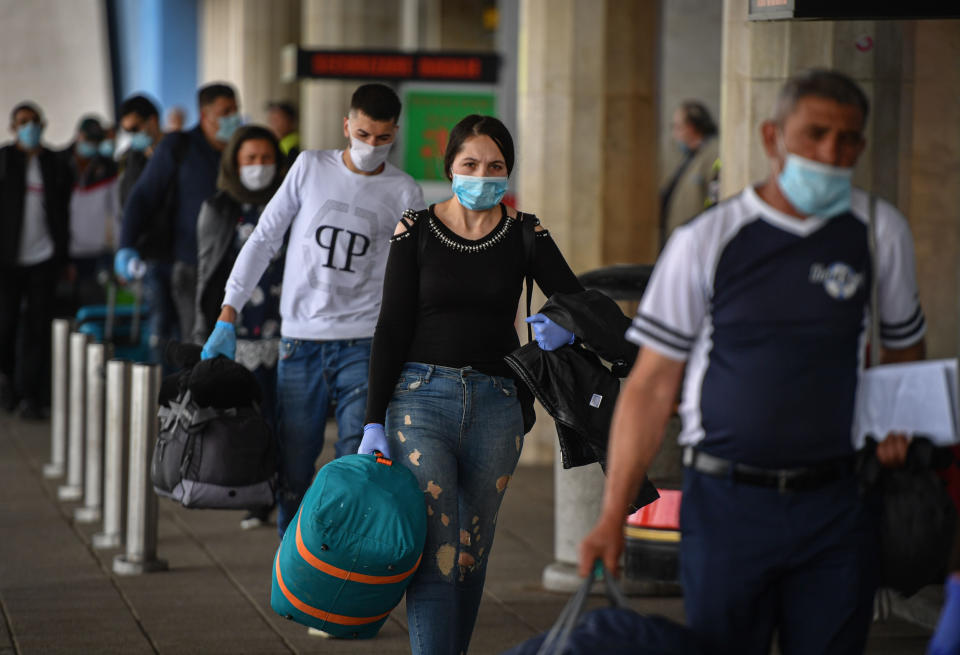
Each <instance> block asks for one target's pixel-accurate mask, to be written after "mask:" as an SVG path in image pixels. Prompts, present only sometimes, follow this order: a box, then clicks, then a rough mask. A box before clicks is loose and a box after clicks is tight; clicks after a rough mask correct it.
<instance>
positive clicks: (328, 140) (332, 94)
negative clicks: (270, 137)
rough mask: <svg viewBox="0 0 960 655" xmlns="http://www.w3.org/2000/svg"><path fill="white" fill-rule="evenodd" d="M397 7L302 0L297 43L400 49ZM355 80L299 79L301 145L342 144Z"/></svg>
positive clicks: (384, 1)
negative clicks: (299, 32) (344, 118)
mask: <svg viewBox="0 0 960 655" xmlns="http://www.w3.org/2000/svg"><path fill="white" fill-rule="evenodd" d="M402 7H403V5H402V3H399V2H394V1H393V0H302V22H301V25H302V29H303V34H302V39H301V43H302V44H303V47H305V48H345V49H347V48H385V49H396V48H399V47H400V38H401V36H402V20H401V11H402ZM358 84H359V83H358V82H356V81H354V80H349V81H344V82H341V81H339V80H336V81H326V80H324V81H320V80H304V81H302V82H300V97H301V111H300V115H301V121H300V123H301V124H300V139H301V143H302V144H303V147H304V148H340V147H343V145H344V144H345V143H346V140H345V138H344V136H343V117H344V115H345V114H346V112H347V109H348V107H349V105H350V96H351V95H352V94H353V90H354V89H355V88H356V87H357V86H358Z"/></svg>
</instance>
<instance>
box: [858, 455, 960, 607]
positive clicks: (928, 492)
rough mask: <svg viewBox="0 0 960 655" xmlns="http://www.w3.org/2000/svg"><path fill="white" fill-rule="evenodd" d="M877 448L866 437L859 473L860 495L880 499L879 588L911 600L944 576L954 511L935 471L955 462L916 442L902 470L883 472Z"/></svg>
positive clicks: (955, 520)
mask: <svg viewBox="0 0 960 655" xmlns="http://www.w3.org/2000/svg"><path fill="white" fill-rule="evenodd" d="M876 446H877V444H876V441H875V440H874V439H873V438H872V437H868V438H867V442H866V446H865V448H864V449H863V450H862V451H861V452H860V453H859V455H858V457H859V464H858V467H859V477H860V484H861V490H862V491H863V492H864V493H866V492H867V491H868V490H872V489H876V490H878V491H879V493H880V494H881V496H882V503H883V510H882V514H881V519H880V520H881V523H880V531H881V534H880V544H879V546H880V571H881V580H880V583H881V585H882V586H885V587H889V588H891V589H894V590H896V591H898V592H900V593H901V594H903V595H904V596H912V595H913V594H915V593H916V592H917V591H919V590H920V589H921V588H922V587H924V586H925V585H929V584H939V583H941V582H943V579H944V577H945V576H946V575H947V570H948V562H949V559H950V550H951V546H952V544H953V539H954V532H955V530H956V525H957V508H956V507H954V505H953V501H952V499H951V498H950V494H949V492H948V491H947V487H946V483H945V482H944V481H943V480H942V479H941V478H940V477H939V476H938V475H937V474H936V472H935V471H936V470H937V469H943V468H946V467H947V466H951V465H952V464H953V456H952V454H951V453H950V451H949V449H947V448H942V447H937V446H935V445H934V444H933V443H932V442H931V441H930V440H929V439H926V438H924V437H918V436H914V438H913V439H912V440H911V442H910V447H909V449H908V450H907V460H906V462H905V463H904V465H903V467H901V468H897V469H885V468H883V467H881V466H880V464H879V463H878V462H877V459H876Z"/></svg>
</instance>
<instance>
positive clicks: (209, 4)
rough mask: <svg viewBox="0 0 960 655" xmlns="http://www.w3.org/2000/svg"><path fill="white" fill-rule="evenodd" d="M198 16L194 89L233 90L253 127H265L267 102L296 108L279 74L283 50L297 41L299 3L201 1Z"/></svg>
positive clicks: (291, 88)
mask: <svg viewBox="0 0 960 655" xmlns="http://www.w3.org/2000/svg"><path fill="white" fill-rule="evenodd" d="M200 12H201V20H200V84H206V83H208V82H214V81H226V82H230V83H232V84H234V85H235V86H236V88H237V91H238V92H239V93H240V112H241V113H242V114H243V115H244V116H247V117H249V118H250V120H252V121H253V122H255V123H261V124H265V123H266V104H267V102H269V101H270V100H289V101H291V102H293V103H294V104H295V105H296V104H299V87H298V85H297V84H296V83H294V82H283V81H282V79H281V75H280V71H281V51H282V49H283V47H284V46H285V45H287V44H289V43H297V42H298V41H299V40H300V0H271V1H270V2H261V1H259V0H204V1H203V4H202V5H201V8H200Z"/></svg>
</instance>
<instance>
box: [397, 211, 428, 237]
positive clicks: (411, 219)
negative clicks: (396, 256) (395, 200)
mask: <svg viewBox="0 0 960 655" xmlns="http://www.w3.org/2000/svg"><path fill="white" fill-rule="evenodd" d="M420 213H421V212H418V211H417V210H416V209H405V210H403V217H402V218H401V219H400V221H401V222H402V223H403V224H404V225H405V226H406V228H407V229H406V230H404V231H403V232H401V233H400V234H394V235H393V236H391V237H390V243H394V242H396V241H401V240H403V239H406V238H407V237H409V236H410V234H411V233H412V230H413V226H414V225H416V223H417V219H418V218H420Z"/></svg>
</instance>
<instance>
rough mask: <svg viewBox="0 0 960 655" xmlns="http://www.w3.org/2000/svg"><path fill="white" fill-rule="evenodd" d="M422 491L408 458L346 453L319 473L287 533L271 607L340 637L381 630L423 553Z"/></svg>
mask: <svg viewBox="0 0 960 655" xmlns="http://www.w3.org/2000/svg"><path fill="white" fill-rule="evenodd" d="M426 533H427V512H426V504H425V502H424V499H423V491H422V490H421V489H420V488H419V486H418V485H417V481H416V478H414V477H413V474H412V473H410V471H408V470H407V469H406V468H404V467H403V466H402V465H400V464H397V463H395V462H393V461H392V460H389V459H387V458H385V457H381V456H378V455H347V456H346V457H341V458H339V459H335V460H333V461H332V462H330V463H329V464H327V465H326V466H324V467H323V468H321V469H320V471H319V472H318V473H317V476H316V477H315V478H314V480H313V484H311V485H310V488H309V489H308V490H307V493H306V495H305V496H304V497H303V502H302V503H300V508H299V509H298V510H297V513H296V515H295V516H294V518H293V521H291V522H290V526H289V527H288V528H287V531H286V533H284V535H283V540H282V541H281V542H280V548H279V549H278V550H277V554H276V557H275V558H274V561H273V562H272V564H273V574H272V575H273V585H272V589H271V592H270V606H271V607H272V608H273V610H274V611H275V612H276V613H277V614H279V615H281V616H283V617H286V618H288V619H291V620H293V621H296V622H297V623H301V624H303V625H306V626H310V627H311V628H317V629H318V630H323V631H324V632H328V633H330V634H331V635H333V636H335V637H341V638H347V639H351V638H352V639H369V638H371V637H374V636H376V634H377V633H378V632H379V631H380V628H381V627H382V626H383V624H384V622H386V620H387V617H388V616H389V615H390V612H391V611H392V610H393V608H394V607H396V606H397V604H398V603H399V602H400V599H401V598H402V597H403V594H404V592H405V591H406V589H407V585H408V584H409V583H410V580H411V579H412V578H413V574H414V573H415V572H416V570H417V567H418V566H419V565H420V559H421V556H422V554H423V544H424V540H425V539H426Z"/></svg>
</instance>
